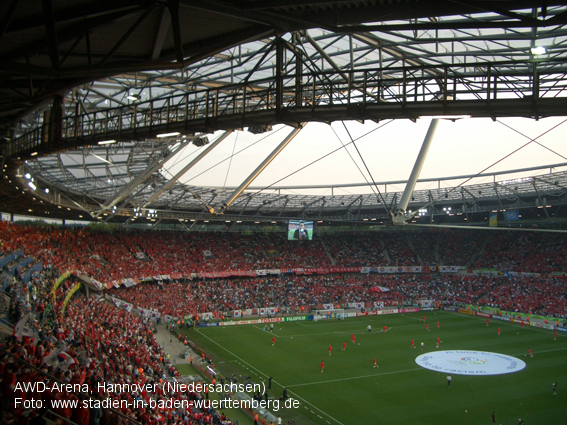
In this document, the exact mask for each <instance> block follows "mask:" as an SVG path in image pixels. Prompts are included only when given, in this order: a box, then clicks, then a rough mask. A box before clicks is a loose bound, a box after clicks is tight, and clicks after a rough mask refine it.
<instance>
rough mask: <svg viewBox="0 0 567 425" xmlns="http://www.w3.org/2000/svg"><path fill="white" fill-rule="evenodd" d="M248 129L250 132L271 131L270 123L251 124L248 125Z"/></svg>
mask: <svg viewBox="0 0 567 425" xmlns="http://www.w3.org/2000/svg"><path fill="white" fill-rule="evenodd" d="M248 131H249V132H250V133H252V134H262V133H266V132H268V131H272V126H271V125H253V126H250V127H248Z"/></svg>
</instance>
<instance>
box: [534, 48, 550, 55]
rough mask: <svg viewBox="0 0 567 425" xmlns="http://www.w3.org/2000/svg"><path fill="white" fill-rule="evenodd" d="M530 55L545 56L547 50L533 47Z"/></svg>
mask: <svg viewBox="0 0 567 425" xmlns="http://www.w3.org/2000/svg"><path fill="white" fill-rule="evenodd" d="M531 52H532V55H536V56H537V55H545V54H546V53H547V49H546V48H545V47H544V46H534V47H532V48H531Z"/></svg>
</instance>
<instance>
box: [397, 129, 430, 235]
mask: <svg viewBox="0 0 567 425" xmlns="http://www.w3.org/2000/svg"><path fill="white" fill-rule="evenodd" d="M438 124H439V119H437V118H434V119H432V120H431V123H430V124H429V129H428V130H427V134H426V135H425V139H424V140H423V144H422V145H421V149H420V151H419V154H418V155H417V159H416V160H415V164H414V166H413V170H412V171H411V174H410V178H409V180H408V182H407V184H406V188H405V189H404V193H403V195H402V199H401V200H400V203H399V204H398V208H397V209H396V211H395V212H394V213H392V217H391V218H392V224H393V225H394V226H405V225H406V224H407V221H408V220H410V219H412V218H413V217H414V215H415V213H414V214H411V215H409V216H408V215H407V214H406V210H407V208H408V204H409V200H410V198H411V195H412V194H413V190H414V189H415V184H416V183H417V179H418V178H419V174H420V173H421V169H422V168H423V164H424V163H425V158H426V157H427V152H429V147H430V146H431V142H432V141H433V136H434V135H435V131H436V130H437V125H438Z"/></svg>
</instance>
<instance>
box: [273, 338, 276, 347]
mask: <svg viewBox="0 0 567 425" xmlns="http://www.w3.org/2000/svg"><path fill="white" fill-rule="evenodd" d="M274 345H276V337H275V336H273V337H272V347H273V346H274Z"/></svg>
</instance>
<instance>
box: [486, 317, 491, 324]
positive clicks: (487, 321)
mask: <svg viewBox="0 0 567 425" xmlns="http://www.w3.org/2000/svg"><path fill="white" fill-rule="evenodd" d="M489 322H490V320H488V317H487V318H486V326H488V323H489Z"/></svg>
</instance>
